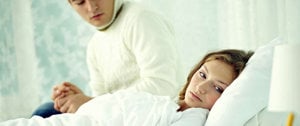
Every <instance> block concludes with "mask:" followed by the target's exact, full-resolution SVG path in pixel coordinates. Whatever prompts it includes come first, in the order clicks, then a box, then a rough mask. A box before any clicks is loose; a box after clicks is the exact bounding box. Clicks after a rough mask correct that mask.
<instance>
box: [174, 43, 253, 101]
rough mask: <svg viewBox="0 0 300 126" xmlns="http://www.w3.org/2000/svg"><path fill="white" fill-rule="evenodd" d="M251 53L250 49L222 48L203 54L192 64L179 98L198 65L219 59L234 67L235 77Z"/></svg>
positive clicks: (181, 96) (182, 95)
mask: <svg viewBox="0 0 300 126" xmlns="http://www.w3.org/2000/svg"><path fill="white" fill-rule="evenodd" d="M252 55H253V52H252V51H248V52H245V51H243V50H237V49H224V50H220V51H216V52H211V53H208V54H207V55H205V56H204V58H203V59H202V60H201V61H200V62H199V63H198V64H196V65H195V66H194V68H193V69H192V70H191V72H190V73H189V75H188V77H187V81H186V83H185V85H184V87H183V89H182V90H181V91H180V93H179V100H184V97H185V92H186V89H187V87H188V85H189V84H190V81H191V79H192V77H193V75H194V74H195V73H196V72H197V71H198V70H199V69H200V67H201V66H202V65H203V64H204V63H205V62H208V61H211V60H220V61H222V62H224V63H227V64H229V65H231V66H232V67H233V69H234V73H235V75H236V76H235V78H236V77H238V75H239V74H240V73H241V72H242V71H243V69H244V68H245V66H246V63H247V62H248V60H249V58H250V57H251V56H252Z"/></svg>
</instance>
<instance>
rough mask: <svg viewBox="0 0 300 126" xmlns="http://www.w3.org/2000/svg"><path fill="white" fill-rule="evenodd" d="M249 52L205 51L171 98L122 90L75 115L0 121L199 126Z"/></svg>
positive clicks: (0, 125) (95, 125)
mask: <svg viewBox="0 0 300 126" xmlns="http://www.w3.org/2000/svg"><path fill="white" fill-rule="evenodd" d="M252 54H253V53H252V52H248V53H247V52H244V51H242V50H221V51H217V52H212V53H209V54H207V55H206V56H205V57H204V58H203V59H202V60H201V61H200V62H199V63H198V64H196V66H195V67H194V69H193V70H192V71H191V72H190V74H189V75H188V78H187V82H186V84H185V86H184V88H183V89H182V91H181V92H180V93H179V99H178V100H177V101H174V100H173V99H171V98H169V97H167V96H156V95H152V94H149V93H146V92H134V91H131V90H121V91H118V92H115V93H113V94H105V95H103V96H98V97H96V98H94V99H93V100H91V101H89V102H87V103H85V104H84V105H82V106H81V107H80V108H79V109H78V111H77V112H76V113H75V114H61V115H54V116H51V117H50V118H46V119H44V118H41V117H37V116H34V117H32V118H30V119H15V120H9V121H5V122H2V123H0V126H16V125H22V126H24V125H39V126H44V125H45V126H50V125H55V126H58V125H73V126H76V125H77V126H82V125H85V126H87V125H90V126H170V125H172V126H177V125H178V126H182V125H188V126H200V125H204V123H205V120H206V117H207V114H208V112H209V110H210V109H211V108H212V106H213V105H214V103H215V101H216V100H217V99H218V98H219V97H220V95H221V94H222V92H223V91H224V90H225V89H226V88H227V87H228V86H229V85H230V84H231V82H232V81H233V80H234V79H235V78H237V76H238V75H239V74H240V73H241V71H242V70H243V69H244V67H245V65H246V63H247V61H248V59H249V58H250V57H251V56H252Z"/></svg>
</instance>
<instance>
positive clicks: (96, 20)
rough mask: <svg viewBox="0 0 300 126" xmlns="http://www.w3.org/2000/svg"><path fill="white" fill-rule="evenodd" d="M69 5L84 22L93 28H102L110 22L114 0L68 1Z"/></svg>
mask: <svg viewBox="0 0 300 126" xmlns="http://www.w3.org/2000/svg"><path fill="white" fill-rule="evenodd" d="M69 3H70V4H71V6H72V7H73V8H74V9H75V10H76V11H77V13H78V14H79V15H80V16H81V17H82V18H83V19H84V20H86V21H87V22H89V23H90V24H91V25H93V26H95V27H101V26H104V25H106V24H107V23H109V22H110V21H111V20H112V17H113V11H114V0H69Z"/></svg>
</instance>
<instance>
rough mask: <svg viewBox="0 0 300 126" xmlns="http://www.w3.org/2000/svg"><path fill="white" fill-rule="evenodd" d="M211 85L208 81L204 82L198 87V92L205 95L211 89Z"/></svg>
mask: <svg viewBox="0 0 300 126" xmlns="http://www.w3.org/2000/svg"><path fill="white" fill-rule="evenodd" d="M209 83H210V82H208V81H204V82H201V83H199V84H198V85H197V88H198V89H197V90H198V91H199V93H201V94H205V93H206V92H207V91H208V88H209Z"/></svg>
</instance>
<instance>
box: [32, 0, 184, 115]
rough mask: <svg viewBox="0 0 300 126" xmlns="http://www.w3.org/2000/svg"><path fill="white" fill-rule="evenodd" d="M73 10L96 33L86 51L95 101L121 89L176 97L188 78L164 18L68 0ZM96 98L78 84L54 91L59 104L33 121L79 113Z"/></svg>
mask: <svg viewBox="0 0 300 126" xmlns="http://www.w3.org/2000/svg"><path fill="white" fill-rule="evenodd" d="M69 3H70V5H71V6H72V7H73V8H74V10H76V11H77V12H78V14H79V15H80V16H81V17H82V18H83V19H84V20H86V21H87V22H88V23H90V24H91V25H93V26H95V27H96V28H97V29H98V31H99V32H96V33H95V34H94V36H93V37H92V38H91V40H90V42H89V45H88V48H87V63H88V68H89V72H90V77H91V78H90V82H89V85H90V87H91V89H92V92H93V97H94V96H99V95H102V94H105V93H112V92H115V91H117V90H120V89H128V90H134V91H146V92H149V93H152V94H155V95H167V96H171V97H175V96H176V92H178V90H179V88H181V85H180V84H182V83H183V81H184V80H183V79H184V75H182V70H181V67H180V59H179V56H178V54H177V49H176V39H175V35H174V34H175V33H174V31H173V28H172V26H171V25H170V24H169V23H168V22H167V21H166V20H165V19H163V18H162V16H161V15H158V14H157V13H154V12H152V11H149V10H147V9H144V8H143V7H141V6H140V5H138V4H135V3H132V2H123V0H69ZM93 97H90V96H87V95H85V94H84V93H83V92H82V91H81V90H80V89H79V88H78V87H77V86H75V84H72V83H70V82H63V83H62V84H59V85H57V86H55V87H54V88H53V94H52V99H53V101H54V103H46V104H44V105H42V106H40V108H38V109H37V110H36V111H35V112H34V113H33V115H39V116H42V117H49V116H51V115H53V114H58V113H74V112H76V111H77V109H78V108H79V107H80V106H81V105H82V104H84V103H86V102H87V101H89V100H91V99H92V98H93Z"/></svg>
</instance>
